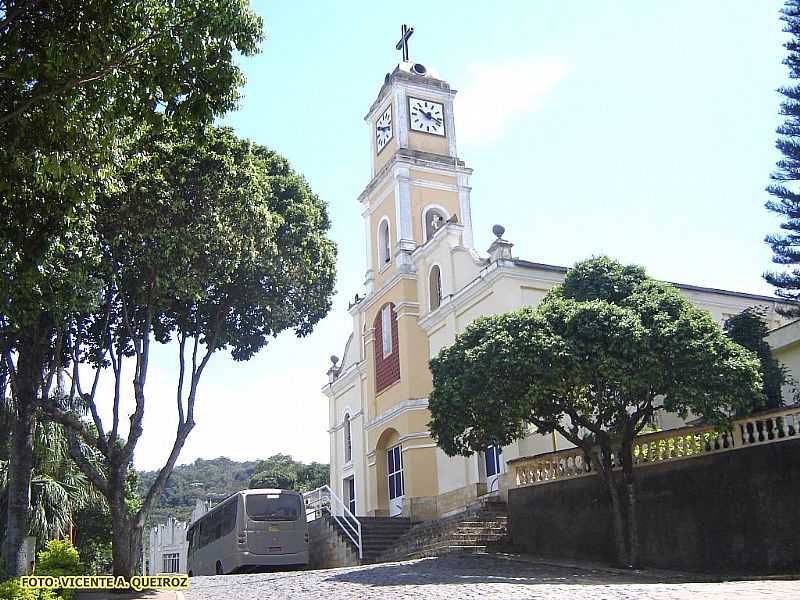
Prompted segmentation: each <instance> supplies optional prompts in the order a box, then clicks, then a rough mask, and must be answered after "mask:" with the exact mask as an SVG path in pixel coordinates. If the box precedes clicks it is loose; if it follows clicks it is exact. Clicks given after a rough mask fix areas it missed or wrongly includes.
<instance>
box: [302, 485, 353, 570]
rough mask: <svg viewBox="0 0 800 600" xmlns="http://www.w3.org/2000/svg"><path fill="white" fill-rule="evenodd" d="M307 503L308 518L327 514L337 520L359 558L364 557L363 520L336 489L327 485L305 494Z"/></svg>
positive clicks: (316, 517)
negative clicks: (359, 518) (352, 510)
mask: <svg viewBox="0 0 800 600" xmlns="http://www.w3.org/2000/svg"><path fill="white" fill-rule="evenodd" d="M303 500H304V501H305V505H306V520H307V521H313V520H314V519H319V518H320V517H323V516H324V515H325V514H327V515H329V516H330V517H331V518H332V519H333V520H334V521H336V523H337V525H339V528H340V529H341V530H342V532H343V533H344V534H345V535H346V536H347V537H348V538H349V539H350V541H351V542H353V544H354V545H355V547H356V549H357V550H358V558H359V559H361V558H363V546H362V540H361V521H359V520H358V518H357V517H356V516H355V515H354V514H353V513H352V512H350V509H349V508H348V507H347V505H346V504H345V503H344V502H342V500H341V498H339V496H337V495H336V494H335V493H334V491H333V490H332V489H331V488H330V487H329V486H327V485H323V486H321V487H318V488H317V489H315V490H311V491H310V492H306V493H304V494H303Z"/></svg>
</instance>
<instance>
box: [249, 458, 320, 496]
mask: <svg viewBox="0 0 800 600" xmlns="http://www.w3.org/2000/svg"><path fill="white" fill-rule="evenodd" d="M255 469H256V473H255V475H253V477H252V478H251V479H250V485H249V487H250V488H251V489H253V488H279V489H286V490H297V491H298V492H308V491H311V490H313V489H316V488H318V487H320V486H322V485H326V484H327V483H328V480H329V478H330V466H329V465H326V464H322V463H318V462H312V463H311V464H308V465H306V464H304V463H302V462H299V461H296V460H294V459H292V457H291V456H290V455H288V454H274V455H272V456H270V457H269V458H267V459H266V460H262V461H259V462H258V463H257V464H256V467H255Z"/></svg>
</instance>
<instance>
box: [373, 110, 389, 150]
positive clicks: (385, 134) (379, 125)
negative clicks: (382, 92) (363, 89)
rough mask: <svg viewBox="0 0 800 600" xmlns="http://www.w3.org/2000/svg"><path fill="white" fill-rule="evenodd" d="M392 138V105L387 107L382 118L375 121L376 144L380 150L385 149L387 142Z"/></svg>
mask: <svg viewBox="0 0 800 600" xmlns="http://www.w3.org/2000/svg"><path fill="white" fill-rule="evenodd" d="M390 139H392V107H391V105H390V106H389V107H388V108H387V109H386V112H384V113H383V114H382V115H381V117H380V119H378V121H377V122H376V123H375V145H376V146H377V149H378V152H380V151H381V150H383V147H384V146H385V145H386V143H387V142H388V141H389V140H390Z"/></svg>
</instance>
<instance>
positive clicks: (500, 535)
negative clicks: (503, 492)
mask: <svg viewBox="0 0 800 600" xmlns="http://www.w3.org/2000/svg"><path fill="white" fill-rule="evenodd" d="M506 550H507V551H510V550H512V545H511V536H510V535H509V527H508V512H507V510H506V505H505V503H504V502H503V501H502V500H501V499H500V498H497V497H494V496H488V497H484V498H479V499H478V500H477V501H476V502H475V503H473V504H471V505H470V506H468V507H466V508H465V510H463V511H461V512H459V513H457V514H454V515H451V516H448V517H444V518H441V519H437V520H435V521H425V522H424V523H419V524H417V525H414V526H413V527H411V528H410V529H409V530H408V531H407V532H406V533H405V534H403V535H402V536H401V537H399V538H398V539H397V540H395V541H394V542H393V543H392V544H391V545H390V547H388V548H387V549H386V550H385V551H384V552H383V553H381V554H380V555H379V556H378V557H377V561H378V562H388V561H396V560H407V559H412V558H424V557H428V556H441V555H443V554H450V553H456V552H459V553H467V554H481V553H485V552H501V551H506Z"/></svg>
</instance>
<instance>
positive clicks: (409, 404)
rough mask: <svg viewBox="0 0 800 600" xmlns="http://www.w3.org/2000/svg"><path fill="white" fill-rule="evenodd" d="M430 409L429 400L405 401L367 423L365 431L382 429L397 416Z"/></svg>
mask: <svg viewBox="0 0 800 600" xmlns="http://www.w3.org/2000/svg"><path fill="white" fill-rule="evenodd" d="M427 408H428V399H427V398H417V399H414V400H404V401H403V402H399V403H397V404H395V405H394V406H393V407H392V408H390V409H389V410H386V411H384V412H382V413H381V414H379V415H378V416H377V417H375V418H374V419H372V420H371V421H367V424H366V425H365V426H364V429H366V430H367V431H369V430H370V429H375V428H376V427H380V426H381V425H383V424H385V423H386V422H387V421H390V420H391V419H393V418H394V417H396V416H397V415H401V414H403V413H404V412H409V411H412V410H426V409H427Z"/></svg>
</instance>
